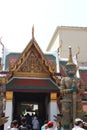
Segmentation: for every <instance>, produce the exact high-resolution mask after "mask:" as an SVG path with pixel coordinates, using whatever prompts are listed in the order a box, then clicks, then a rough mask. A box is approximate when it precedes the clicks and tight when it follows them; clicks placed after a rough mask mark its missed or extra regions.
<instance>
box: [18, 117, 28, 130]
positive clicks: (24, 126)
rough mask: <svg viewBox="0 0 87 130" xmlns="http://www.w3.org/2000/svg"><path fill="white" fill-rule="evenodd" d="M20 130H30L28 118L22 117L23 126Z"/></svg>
mask: <svg viewBox="0 0 87 130" xmlns="http://www.w3.org/2000/svg"><path fill="white" fill-rule="evenodd" d="M19 130H29V129H28V127H27V126H26V118H25V117H22V119H21V125H20V126H19Z"/></svg>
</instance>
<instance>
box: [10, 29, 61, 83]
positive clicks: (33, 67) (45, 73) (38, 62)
mask: <svg viewBox="0 0 87 130" xmlns="http://www.w3.org/2000/svg"><path fill="white" fill-rule="evenodd" d="M55 70H56V67H55V65H54V64H50V63H49V62H48V60H47V59H46V57H45V55H44V53H43V52H42V50H41V49H40V47H39V46H38V43H37V42H36V40H35V38H34V33H33V31H32V39H31V40H30V42H29V43H28V45H27V46H26V48H25V49H24V51H23V52H22V53H21V55H20V57H19V58H18V60H17V61H16V63H14V65H13V66H12V67H10V73H9V74H8V80H9V79H11V78H12V77H14V76H16V77H17V76H21V77H24V76H25V77H43V78H44V77H45V78H49V77H51V78H52V79H53V80H54V81H55V82H56V83H57V84H58V83H59V80H58V78H57V77H56V76H55V75H54V72H55Z"/></svg>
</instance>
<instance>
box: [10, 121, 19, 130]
mask: <svg viewBox="0 0 87 130" xmlns="http://www.w3.org/2000/svg"><path fill="white" fill-rule="evenodd" d="M11 130H18V121H17V120H14V121H13V127H12V128H11Z"/></svg>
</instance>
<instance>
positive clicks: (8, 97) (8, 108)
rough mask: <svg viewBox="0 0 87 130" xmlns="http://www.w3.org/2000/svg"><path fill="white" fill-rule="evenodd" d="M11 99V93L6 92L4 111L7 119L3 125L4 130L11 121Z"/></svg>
mask: <svg viewBox="0 0 87 130" xmlns="http://www.w3.org/2000/svg"><path fill="white" fill-rule="evenodd" d="M12 98H13V93H12V92H6V110H5V116H6V117H8V121H7V122H6V123H5V124H4V130H6V129H7V127H8V126H9V125H10V123H11V121H12V110H13V108H12V107H13V105H12Z"/></svg>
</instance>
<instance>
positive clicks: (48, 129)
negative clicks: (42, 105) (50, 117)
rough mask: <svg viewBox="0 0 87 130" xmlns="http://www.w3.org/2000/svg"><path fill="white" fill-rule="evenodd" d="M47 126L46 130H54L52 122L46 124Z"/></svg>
mask: <svg viewBox="0 0 87 130" xmlns="http://www.w3.org/2000/svg"><path fill="white" fill-rule="evenodd" d="M47 125H48V128H47V130H54V122H53V121H49V122H48V123H47Z"/></svg>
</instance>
